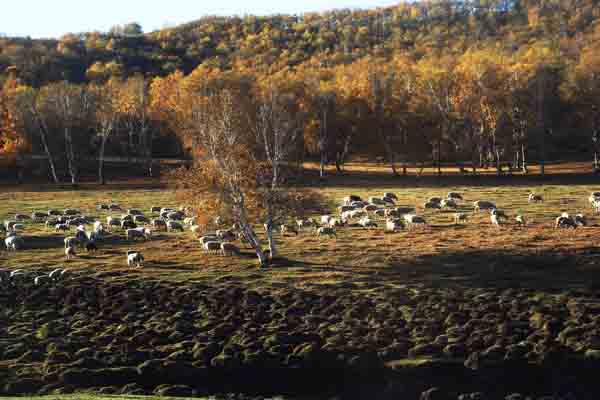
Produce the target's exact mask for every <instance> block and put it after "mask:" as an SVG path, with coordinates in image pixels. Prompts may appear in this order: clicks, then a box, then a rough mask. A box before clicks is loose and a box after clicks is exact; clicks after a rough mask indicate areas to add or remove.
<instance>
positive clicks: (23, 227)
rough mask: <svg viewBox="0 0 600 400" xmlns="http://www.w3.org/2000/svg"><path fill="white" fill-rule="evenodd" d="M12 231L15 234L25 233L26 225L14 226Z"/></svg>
mask: <svg viewBox="0 0 600 400" xmlns="http://www.w3.org/2000/svg"><path fill="white" fill-rule="evenodd" d="M12 230H13V231H14V232H16V231H24V230H25V225H23V224H14V225H13V226H12Z"/></svg>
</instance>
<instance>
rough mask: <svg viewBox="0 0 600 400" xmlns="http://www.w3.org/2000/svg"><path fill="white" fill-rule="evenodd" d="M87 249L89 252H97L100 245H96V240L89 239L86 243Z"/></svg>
mask: <svg viewBox="0 0 600 400" xmlns="http://www.w3.org/2000/svg"><path fill="white" fill-rule="evenodd" d="M85 250H86V251H87V252H88V253H95V252H97V251H98V246H97V245H96V242H95V241H89V242H87V243H86V244H85Z"/></svg>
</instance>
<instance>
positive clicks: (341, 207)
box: [338, 206, 354, 214]
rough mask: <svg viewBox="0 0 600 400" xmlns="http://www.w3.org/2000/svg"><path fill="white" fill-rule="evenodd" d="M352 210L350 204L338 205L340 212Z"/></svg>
mask: <svg viewBox="0 0 600 400" xmlns="http://www.w3.org/2000/svg"><path fill="white" fill-rule="evenodd" d="M352 210H354V207H352V206H339V207H338V211H339V212H340V214H342V213H344V212H347V211H352Z"/></svg>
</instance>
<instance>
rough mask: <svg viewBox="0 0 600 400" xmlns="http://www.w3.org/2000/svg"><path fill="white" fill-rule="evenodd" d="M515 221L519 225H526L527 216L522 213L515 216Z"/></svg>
mask: <svg viewBox="0 0 600 400" xmlns="http://www.w3.org/2000/svg"><path fill="white" fill-rule="evenodd" d="M515 222H516V223H517V225H521V226H524V225H526V221H525V217H524V216H522V215H517V216H516V217H515Z"/></svg>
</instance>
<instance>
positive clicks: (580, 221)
mask: <svg viewBox="0 0 600 400" xmlns="http://www.w3.org/2000/svg"><path fill="white" fill-rule="evenodd" d="M573 222H575V225H577V226H586V225H587V219H586V218H585V215H583V214H577V215H575V217H573Z"/></svg>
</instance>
